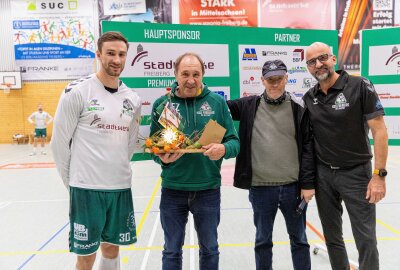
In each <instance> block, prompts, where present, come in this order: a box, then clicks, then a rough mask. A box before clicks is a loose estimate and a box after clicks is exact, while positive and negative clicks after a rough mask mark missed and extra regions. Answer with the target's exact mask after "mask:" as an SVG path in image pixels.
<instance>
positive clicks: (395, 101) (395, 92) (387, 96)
mask: <svg viewBox="0 0 400 270" xmlns="http://www.w3.org/2000/svg"><path fill="white" fill-rule="evenodd" d="M374 86H375V90H376V92H377V93H378V96H379V99H380V100H381V102H382V105H383V108H388V107H399V105H400V87H399V85H398V84H375V85H374Z"/></svg>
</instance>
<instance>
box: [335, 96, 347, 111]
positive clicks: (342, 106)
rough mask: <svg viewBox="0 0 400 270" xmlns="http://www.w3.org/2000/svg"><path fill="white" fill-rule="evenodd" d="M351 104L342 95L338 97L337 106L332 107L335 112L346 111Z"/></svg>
mask: <svg viewBox="0 0 400 270" xmlns="http://www.w3.org/2000/svg"><path fill="white" fill-rule="evenodd" d="M349 106H350V104H349V103H348V102H347V100H346V97H345V96H344V95H343V93H340V94H339V95H337V97H336V100H335V105H332V108H334V109H335V110H344V109H346V107H349Z"/></svg>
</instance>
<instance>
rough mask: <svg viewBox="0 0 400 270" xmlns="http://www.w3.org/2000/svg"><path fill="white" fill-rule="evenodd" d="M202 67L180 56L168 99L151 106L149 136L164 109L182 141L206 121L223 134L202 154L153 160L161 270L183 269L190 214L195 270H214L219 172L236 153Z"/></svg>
mask: <svg viewBox="0 0 400 270" xmlns="http://www.w3.org/2000/svg"><path fill="white" fill-rule="evenodd" d="M203 63H204V62H203V60H202V59H201V58H200V56H198V55H197V54H194V53H185V54H183V55H181V56H179V57H178V58H177V59H176V61H175V78H176V82H175V83H174V84H173V85H172V91H171V93H170V94H169V95H167V96H163V97H160V98H159V99H157V100H156V101H155V103H154V105H153V112H152V124H151V127H150V134H154V133H155V132H157V131H159V130H160V129H162V128H163V127H162V126H161V125H160V124H159V122H158V121H159V118H160V115H161V113H162V109H163V108H164V107H165V106H166V105H167V104H169V106H172V108H173V110H174V111H175V113H176V114H177V116H178V117H179V118H180V119H181V123H182V126H183V129H182V130H181V131H182V132H183V133H184V134H186V135H190V134H194V133H196V132H200V131H201V130H203V129H204V127H205V125H206V124H207V123H208V121H209V120H210V119H213V120H215V121H216V122H217V123H218V124H220V125H221V126H223V127H224V128H225V129H226V133H225V135H224V137H223V140H222V142H221V143H211V144H209V145H205V146H202V147H203V148H204V149H206V151H205V152H204V153H203V154H198V153H196V154H184V155H183V154H181V153H179V154H178V153H166V154H156V155H154V160H155V161H156V162H157V163H159V164H160V165H161V167H162V173H161V177H162V190H161V202H160V216H161V225H162V227H163V230H164V240H165V244H164V251H163V257H162V264H163V267H162V269H163V270H179V269H182V246H183V243H184V238H185V227H186V223H187V220H188V215H189V211H190V212H191V213H192V214H193V219H194V223H195V228H196V231H197V236H198V241H199V246H200V251H199V258H200V270H205V269H211V270H214V269H218V262H219V250H218V233H217V227H218V224H219V221H220V204H221V193H220V187H221V173H220V169H221V163H222V158H226V159H228V158H233V157H236V155H237V154H238V153H239V139H238V135H237V132H236V130H235V127H234V125H233V121H232V118H231V115H230V113H229V109H228V107H227V105H226V103H225V100H224V98H223V97H222V96H220V95H218V94H216V93H213V92H211V91H210V90H209V89H208V87H207V86H206V85H205V84H203V82H202V79H203V76H204V65H203ZM164 104H165V105H164ZM167 106H168V105H167ZM160 108H161V109H160Z"/></svg>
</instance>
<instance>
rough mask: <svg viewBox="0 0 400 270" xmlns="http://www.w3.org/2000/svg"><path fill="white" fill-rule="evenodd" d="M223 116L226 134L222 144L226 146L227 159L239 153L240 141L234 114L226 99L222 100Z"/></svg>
mask: <svg viewBox="0 0 400 270" xmlns="http://www.w3.org/2000/svg"><path fill="white" fill-rule="evenodd" d="M221 107H222V108H221V109H222V117H223V121H224V122H223V123H224V128H226V133H225V136H224V138H223V140H222V144H223V145H224V146H225V156H224V158H225V159H228V158H234V157H236V156H237V155H238V154H239V151H240V143H239V137H238V134H237V131H236V128H235V126H234V124H233V120H232V116H231V114H230V112H229V109H228V105H227V104H226V103H225V101H223V102H222V106H221Z"/></svg>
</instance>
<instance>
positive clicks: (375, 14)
mask: <svg viewBox="0 0 400 270" xmlns="http://www.w3.org/2000/svg"><path fill="white" fill-rule="evenodd" d="M399 5H400V1H398V0H364V1H361V2H360V1H351V0H346V1H339V0H337V1H336V6H337V7H336V9H337V18H336V20H337V22H336V27H337V28H336V29H338V31H339V33H338V34H339V39H340V40H339V55H338V61H339V68H340V69H346V70H353V71H355V72H357V71H358V70H360V39H361V38H360V35H359V32H360V30H363V29H380V28H387V27H393V26H394V25H396V20H399V19H400V17H399V15H400V14H398V11H399V10H400V7H399Z"/></svg>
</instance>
